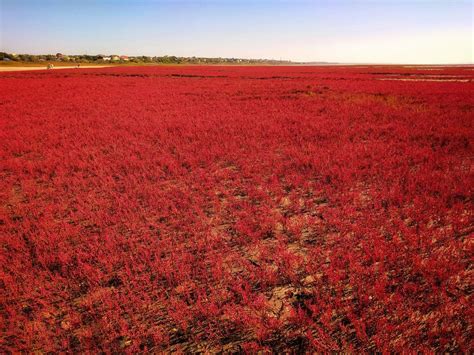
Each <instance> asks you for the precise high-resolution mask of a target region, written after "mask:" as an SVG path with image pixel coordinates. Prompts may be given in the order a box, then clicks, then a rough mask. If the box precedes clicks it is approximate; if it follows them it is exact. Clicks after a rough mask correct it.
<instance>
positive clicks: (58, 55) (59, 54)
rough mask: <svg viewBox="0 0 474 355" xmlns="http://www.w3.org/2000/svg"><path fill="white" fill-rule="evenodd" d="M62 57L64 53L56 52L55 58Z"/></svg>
mask: <svg viewBox="0 0 474 355" xmlns="http://www.w3.org/2000/svg"><path fill="white" fill-rule="evenodd" d="M63 57H64V54H62V53H56V59H62V58H63Z"/></svg>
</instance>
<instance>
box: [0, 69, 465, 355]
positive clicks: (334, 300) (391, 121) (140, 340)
mask: <svg viewBox="0 0 474 355" xmlns="http://www.w3.org/2000/svg"><path fill="white" fill-rule="evenodd" d="M473 80H474V71H473V68H472V67H471V68H459V67H458V68H441V67H432V68H415V67H381V66H378V67H135V68H134V67H128V68H107V69H80V70H62V71H53V72H49V71H37V72H16V73H1V74H0V117H1V118H0V122H1V129H0V147H1V150H0V152H1V166H0V169H1V170H0V174H1V175H0V176H1V181H0V234H1V235H0V243H1V244H0V245H1V249H0V265H1V267H0V297H1V298H0V349H1V352H2V353H4V352H7V353H8V352H18V351H24V352H32V351H38V352H43V353H47V352H59V351H70V352H92V353H96V352H99V351H105V352H115V353H117V352H127V353H136V352H139V351H154V352H162V351H183V352H197V351H205V352H206V351H207V352H215V351H225V352H237V351H245V352H254V351H256V350H257V349H260V350H264V349H267V350H271V351H275V352H281V351H284V350H287V351H293V352H302V351H314V350H316V351H330V350H336V351H357V352H360V351H376V350H379V351H396V352H399V351H402V350H419V351H440V352H442V351H451V352H460V351H464V352H469V351H473V350H474V345H473V341H472V339H473V338H474V336H473V328H472V324H473V311H472V299H471V297H472V292H473V265H472V260H473V235H474V208H473V201H474V200H473V199H474V197H473V186H474V179H473V177H474V165H473V158H474V154H473V144H474V142H473V139H474V130H473V117H474V116H473V106H474V95H473V93H474V92H473V88H474V83H473Z"/></svg>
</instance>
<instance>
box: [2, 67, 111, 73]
mask: <svg viewBox="0 0 474 355" xmlns="http://www.w3.org/2000/svg"><path fill="white" fill-rule="evenodd" d="M109 66H110V65H89V66H85V65H84V66H83V65H81V66H80V67H79V69H84V68H105V67H109ZM73 68H76V66H73V65H71V66H61V67H59V66H58V67H54V68H53V69H52V70H56V69H73ZM24 70H47V68H46V65H45V66H40V67H9V66H4V67H2V66H0V72H5V71H24Z"/></svg>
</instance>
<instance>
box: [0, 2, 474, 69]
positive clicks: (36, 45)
mask: <svg viewBox="0 0 474 355" xmlns="http://www.w3.org/2000/svg"><path fill="white" fill-rule="evenodd" d="M473 32H474V26H473V1H471V0H412V1H409V0H398V1H397V0H378V1H376V0H352V1H351V0H332V1H331V0H324V1H323V0H313V1H309V0H306V1H305V0H300V1H298V0H296V1H281V0H280V1H278V0H273V1H271V0H255V1H236V0H221V1H217V0H214V1H210V0H201V1H199V0H194V1H160V0H138V1H132V0H129V1H125V0H62V1H61V0H0V50H2V51H7V52H15V53H32V54H45V53H56V52H62V53H68V54H83V53H87V54H98V53H104V54H112V53H114V54H115V53H116V54H128V55H150V56H154V55H176V56H203V57H240V58H274V59H280V58H281V59H290V60H293V61H335V62H351V63H356V62H357V63H414V64H415V63H430V64H437V63H472V62H473V57H474V50H473Z"/></svg>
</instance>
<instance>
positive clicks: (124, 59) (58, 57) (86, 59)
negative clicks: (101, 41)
mask: <svg viewBox="0 0 474 355" xmlns="http://www.w3.org/2000/svg"><path fill="white" fill-rule="evenodd" d="M0 61H7V62H8V61H15V62H29V63H39V62H58V61H61V62H70V63H137V64H138V63H160V64H206V63H209V64H221V63H222V64H224V63H225V64H229V63H231V64H257V63H260V64H285V63H286V64H288V63H291V62H290V61H287V60H274V59H242V58H204V57H176V56H168V55H165V56H160V57H156V56H155V57H149V56H125V55H114V54H112V55H102V54H97V55H88V54H80V55H66V54H62V53H56V54H41V55H33V54H15V53H5V52H0Z"/></svg>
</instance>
